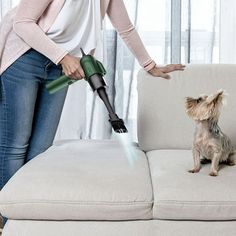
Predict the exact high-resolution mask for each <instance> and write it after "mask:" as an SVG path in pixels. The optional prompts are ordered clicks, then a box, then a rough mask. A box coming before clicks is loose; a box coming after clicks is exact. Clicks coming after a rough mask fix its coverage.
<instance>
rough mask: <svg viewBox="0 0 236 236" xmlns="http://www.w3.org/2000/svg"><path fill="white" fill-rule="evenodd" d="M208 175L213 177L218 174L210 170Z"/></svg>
mask: <svg viewBox="0 0 236 236" xmlns="http://www.w3.org/2000/svg"><path fill="white" fill-rule="evenodd" d="M209 175H210V176H213V177H216V176H218V172H217V171H212V172H211V173H210V174H209Z"/></svg>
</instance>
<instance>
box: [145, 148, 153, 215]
mask: <svg viewBox="0 0 236 236" xmlns="http://www.w3.org/2000/svg"><path fill="white" fill-rule="evenodd" d="M143 152H144V151H143ZM144 155H145V157H146V160H147V165H148V171H149V173H148V174H149V178H150V182H151V188H152V217H154V211H153V209H154V200H155V197H154V187H153V181H152V172H151V165H150V162H149V158H148V156H147V155H146V152H144Z"/></svg>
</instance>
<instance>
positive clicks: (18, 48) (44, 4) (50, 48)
mask: <svg viewBox="0 0 236 236" xmlns="http://www.w3.org/2000/svg"><path fill="white" fill-rule="evenodd" d="M65 1H66V0H40V1H39V0H21V2H20V3H19V5H18V6H17V7H15V8H13V9H12V10H10V11H9V12H8V13H7V15H6V16H5V17H4V19H3V20H2V22H1V26H0V74H2V73H3V72H4V71H5V70H6V69H7V68H8V67H9V66H10V65H11V64H12V63H13V62H14V61H15V60H17V58H19V57H20V56H21V55H23V54H24V53H25V52H26V51H27V50H28V49H30V48H34V49H35V50H37V51H38V52H40V53H42V54H43V55H45V56H46V57H48V58H49V59H50V60H51V61H53V62H54V63H55V64H58V63H59V62H60V61H61V59H62V58H63V57H64V56H65V55H66V54H67V53H68V52H67V51H65V50H64V49H62V48H61V47H59V46H58V45H57V44H56V43H55V42H53V41H52V40H51V39H50V38H49V37H48V36H47V35H46V34H45V33H46V32H47V31H48V30H49V28H50V27H51V25H52V24H53V22H54V20H55V19H56V17H57V15H58V14H59V12H60V10H61V8H62V6H63V4H64V2H65ZM100 1H101V14H102V17H103V18H104V16H105V14H106V13H107V14H108V16H109V18H110V20H111V22H112V24H113V26H114V28H115V29H116V30H117V31H118V33H119V34H120V36H121V37H122V39H123V40H124V41H125V43H126V44H127V46H128V47H129V49H130V51H131V52H132V53H133V54H134V56H135V57H136V58H137V60H138V61H139V63H140V65H141V66H142V67H144V68H145V70H147V71H149V70H150V69H152V68H153V67H154V66H155V62H154V61H153V60H152V59H151V58H150V56H149V54H148V53H147V51H146V49H145V47H144V45H143V43H142V41H141V39H140V37H139V35H138V33H137V31H136V30H135V28H134V26H133V24H132V23H131V21H130V19H129V16H128V14H127V11H126V9H125V5H124V3H123V0H100Z"/></svg>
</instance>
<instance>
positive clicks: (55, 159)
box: [0, 65, 236, 236]
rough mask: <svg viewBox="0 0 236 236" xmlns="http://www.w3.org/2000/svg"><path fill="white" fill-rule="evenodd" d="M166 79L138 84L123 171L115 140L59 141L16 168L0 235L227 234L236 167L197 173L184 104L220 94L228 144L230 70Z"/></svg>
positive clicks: (233, 74)
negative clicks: (134, 128) (224, 95)
mask: <svg viewBox="0 0 236 236" xmlns="http://www.w3.org/2000/svg"><path fill="white" fill-rule="evenodd" d="M172 77H173V79H172V80H170V81H165V80H162V79H157V78H153V77H151V76H150V75H148V74H147V73H146V72H144V71H141V72H140V73H139V78H138V93H139V105H138V139H139V144H138V146H137V147H133V149H134V150H133V151H134V153H135V156H136V157H137V159H136V160H135V161H134V163H133V164H132V165H130V164H129V162H128V160H127V158H126V156H127V150H124V148H123V147H122V146H121V144H120V143H119V142H118V141H116V140H100V141H99V140H81V141H78V140H66V141H61V142H57V143H55V144H54V146H52V147H51V148H50V149H48V150H47V151H46V152H45V153H43V154H41V155H39V156H38V157H37V158H35V159H34V160H32V161H31V162H29V163H28V164H27V165H25V166H24V167H23V168H22V169H21V170H19V171H18V172H17V174H16V175H15V176H14V177H13V178H12V179H11V180H10V181H9V182H8V184H7V185H6V186H5V187H4V189H3V190H2V191H1V193H0V211H1V213H2V214H3V215H4V216H6V217H8V218H9V219H10V220H9V221H8V222H7V224H6V226H5V227H4V230H3V236H42V235H47V236H54V235H57V236H77V235H86V236H95V235H96V236H124V235H125V236H154V235H155V236H156V235H161V236H172V235H176V236H201V235H204V236H205V235H207V236H222V235H224V236H233V235H236V167H235V166H234V167H229V166H222V167H221V170H220V172H219V176H218V177H211V176H209V175H208V174H209V165H205V166H204V167H203V168H202V170H201V172H200V173H198V174H190V173H188V172H187V171H188V169H190V168H191V167H192V165H193V160H192V154H191V151H190V149H191V143H192V137H193V132H194V123H193V121H191V120H190V119H189V118H188V117H187V115H186V114H185V109H184V98H185V97H186V96H197V95H199V94H201V93H211V92H215V91H216V90H218V89H220V88H223V89H225V90H227V92H228V93H229V97H228V105H227V107H226V108H224V109H223V111H222V116H221V119H220V124H221V127H222V129H223V130H224V131H225V132H226V133H227V134H228V135H229V136H230V137H231V139H232V141H233V143H234V144H236V123H235V117H236V94H235V88H236V66H235V65H191V66H190V65H189V66H188V67H187V69H186V71H185V72H183V73H181V72H176V73H173V75H172Z"/></svg>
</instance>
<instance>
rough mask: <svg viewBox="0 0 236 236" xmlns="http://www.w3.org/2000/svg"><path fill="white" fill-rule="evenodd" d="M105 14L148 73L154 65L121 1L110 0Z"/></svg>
mask: <svg viewBox="0 0 236 236" xmlns="http://www.w3.org/2000/svg"><path fill="white" fill-rule="evenodd" d="M107 14H108V16H109V18H110V20H111V23H112V24H113V26H114V28H115V29H116V30H117V32H118V33H119V35H120V36H121V38H122V39H123V40H124V41H125V43H126V44H127V46H128V47H129V49H130V51H131V52H132V53H133V54H134V56H135V57H136V58H137V60H138V62H139V64H140V65H141V66H142V67H143V68H144V69H145V70H146V71H149V70H151V69H152V68H154V67H155V65H156V63H155V62H154V61H153V60H152V59H151V57H150V56H149V54H148V52H147V50H146V49H145V47H144V45H143V42H142V40H141V38H140V37H139V35H138V32H137V31H136V29H135V27H134V25H133V24H132V23H131V21H130V18H129V16H128V13H127V10H126V8H125V5H124V2H123V0H111V1H110V4H109V7H108V10H107Z"/></svg>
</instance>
